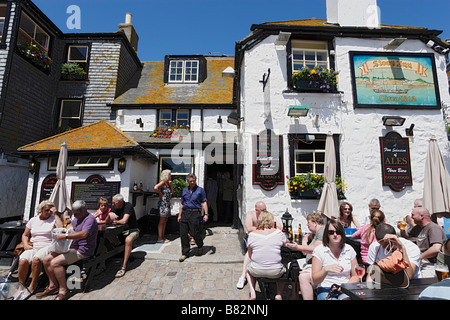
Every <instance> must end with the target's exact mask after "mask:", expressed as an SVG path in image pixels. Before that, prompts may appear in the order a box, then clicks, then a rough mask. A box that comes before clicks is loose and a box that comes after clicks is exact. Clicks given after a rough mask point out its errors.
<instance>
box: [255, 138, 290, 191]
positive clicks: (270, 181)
mask: <svg viewBox="0 0 450 320" xmlns="http://www.w3.org/2000/svg"><path fill="white" fill-rule="evenodd" d="M252 168H253V184H258V185H260V186H261V188H263V189H264V190H273V189H274V188H275V187H276V186H277V185H279V184H284V174H283V138H282V136H277V135H275V134H273V132H272V131H271V130H264V131H262V132H261V133H260V134H259V135H257V136H254V137H253V163H252Z"/></svg>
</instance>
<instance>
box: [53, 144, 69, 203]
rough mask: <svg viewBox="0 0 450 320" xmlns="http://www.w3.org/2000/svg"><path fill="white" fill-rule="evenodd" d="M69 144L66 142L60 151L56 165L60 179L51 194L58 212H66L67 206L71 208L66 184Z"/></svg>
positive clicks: (57, 175)
mask: <svg viewBox="0 0 450 320" xmlns="http://www.w3.org/2000/svg"><path fill="white" fill-rule="evenodd" d="M67 159H68V155H67V144H66V143H65V142H64V143H63V144H62V145H61V149H60V151H59V157H58V164H57V166H56V177H57V178H58V181H57V182H56V184H55V187H54V189H53V191H52V194H51V196H50V199H49V200H50V201H52V202H53V203H54V204H55V207H56V209H57V210H58V212H64V211H65V210H66V208H68V209H71V205H70V201H69V194H68V192H67V186H66V171H67Z"/></svg>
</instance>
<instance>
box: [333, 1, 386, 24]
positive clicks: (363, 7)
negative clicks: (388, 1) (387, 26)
mask: <svg viewBox="0 0 450 320" xmlns="http://www.w3.org/2000/svg"><path fill="white" fill-rule="evenodd" d="M327 22H328V23H332V24H338V25H339V26H341V27H366V28H379V27H380V13H379V10H378V6H377V0H327Z"/></svg>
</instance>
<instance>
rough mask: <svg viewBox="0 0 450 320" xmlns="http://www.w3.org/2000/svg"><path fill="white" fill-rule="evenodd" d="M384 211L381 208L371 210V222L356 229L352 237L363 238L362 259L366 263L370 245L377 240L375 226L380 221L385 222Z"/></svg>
mask: <svg viewBox="0 0 450 320" xmlns="http://www.w3.org/2000/svg"><path fill="white" fill-rule="evenodd" d="M384 219H385V216H384V213H383V211H381V210H377V209H375V210H372V211H371V212H370V224H366V225H364V226H362V227H361V228H360V229H358V231H356V232H355V233H354V234H353V235H352V237H353V238H355V239H361V260H362V262H363V263H364V264H365V265H368V264H369V263H368V262H367V253H368V252H369V247H370V245H371V244H372V242H375V241H377V238H376V237H375V228H376V226H377V225H379V224H380V223H384Z"/></svg>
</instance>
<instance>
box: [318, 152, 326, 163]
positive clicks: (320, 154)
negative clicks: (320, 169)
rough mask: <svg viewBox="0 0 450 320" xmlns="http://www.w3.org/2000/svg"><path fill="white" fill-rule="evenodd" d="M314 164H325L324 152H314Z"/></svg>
mask: <svg viewBox="0 0 450 320" xmlns="http://www.w3.org/2000/svg"><path fill="white" fill-rule="evenodd" d="M316 162H325V152H316Z"/></svg>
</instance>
